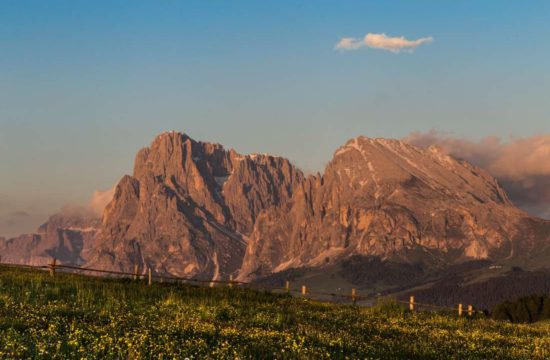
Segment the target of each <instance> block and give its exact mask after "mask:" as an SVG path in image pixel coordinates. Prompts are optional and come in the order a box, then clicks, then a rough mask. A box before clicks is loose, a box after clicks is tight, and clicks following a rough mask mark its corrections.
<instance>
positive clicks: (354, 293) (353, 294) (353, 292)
mask: <svg viewBox="0 0 550 360" xmlns="http://www.w3.org/2000/svg"><path fill="white" fill-rule="evenodd" d="M351 301H353V305H355V304H356V303H357V293H356V291H355V288H353V289H351Z"/></svg>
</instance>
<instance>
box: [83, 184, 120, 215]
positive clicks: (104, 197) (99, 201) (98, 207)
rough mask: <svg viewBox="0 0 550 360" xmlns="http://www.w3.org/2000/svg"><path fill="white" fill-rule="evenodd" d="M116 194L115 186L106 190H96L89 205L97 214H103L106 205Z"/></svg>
mask: <svg viewBox="0 0 550 360" xmlns="http://www.w3.org/2000/svg"><path fill="white" fill-rule="evenodd" d="M114 194H115V187H112V188H110V189H108V190H105V191H99V190H98V191H95V192H94V193H93V194H92V198H91V199H90V203H89V207H90V209H91V210H92V211H93V212H94V214H96V215H97V216H101V215H102V214H103V210H104V209H105V206H107V204H108V203H109V202H110V201H111V200H112V199H113V195H114Z"/></svg>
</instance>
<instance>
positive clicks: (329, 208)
mask: <svg viewBox="0 0 550 360" xmlns="http://www.w3.org/2000/svg"><path fill="white" fill-rule="evenodd" d="M0 254H1V256H2V261H3V262H12V263H25V264H35V265H37V264H40V265H42V264H45V263H47V262H48V261H49V260H50V258H52V257H55V258H57V259H59V260H60V261H61V262H63V263H70V264H78V265H86V266H89V267H93V268H101V269H112V270H122V271H132V269H133V268H134V265H138V267H139V269H140V271H141V272H145V271H146V270H145V269H146V268H148V267H150V268H151V269H153V271H154V272H155V273H158V274H171V275H177V276H185V277H194V278H201V279H215V280H220V279H221V280H224V279H228V278H229V276H233V277H234V278H236V279H239V280H242V281H255V282H268V283H275V284H280V283H281V282H282V281H284V279H288V278H291V279H293V280H294V281H300V282H305V283H306V282H309V283H310V284H315V285H316V286H318V287H322V288H324V289H327V290H330V291H347V289H349V288H351V287H359V288H360V289H361V291H363V292H364V293H366V294H376V293H378V294H380V293H395V294H401V293H403V294H404V293H405V292H407V291H411V290H412V289H416V290H419V291H420V290H422V291H424V293H426V294H428V293H429V291H427V290H426V289H437V288H438V286H439V287H441V282H442V281H446V283H448V282H449V279H450V278H451V279H453V281H454V282H455V283H457V284H459V285H461V286H463V287H467V286H471V285H475V286H478V285H479V284H480V283H484V282H487V281H493V280H494V279H495V278H499V279H500V278H506V277H507V276H510V274H512V273H514V274H516V273H517V270H518V269H521V270H523V271H524V273H525V274H530V273H531V272H533V273H536V274H537V276H540V274H541V272H542V274H545V275H544V276H546V274H547V273H546V269H545V268H546V267H548V265H547V264H549V263H550V262H549V261H550V221H547V220H543V219H540V218H536V217H533V216H530V215H529V214H527V213H525V212H524V211H522V210H520V209H518V208H516V207H515V206H514V205H513V204H512V203H511V201H510V200H509V199H508V197H507V195H506V193H505V191H504V190H503V188H502V187H501V186H500V184H499V183H498V181H497V180H496V179H495V178H493V177H492V176H491V175H490V174H488V173H487V172H486V171H484V170H483V169H481V168H479V167H476V166H473V165H471V164H469V163H467V162H465V161H463V160H460V159H456V158H453V157H451V156H449V155H446V154H445V153H444V152H443V151H441V150H440V149H439V148H438V147H437V146H431V147H429V148H420V147H416V146H413V145H410V144H408V143H406V142H403V141H400V140H391V139H381V138H376V139H374V138H367V137H362V136H361V137H357V138H354V139H351V140H349V141H348V142H347V143H346V144H344V145H343V146H341V147H340V148H338V149H337V150H336V151H335V153H334V156H333V158H332V160H331V161H330V162H329V163H328V165H327V166H326V168H325V170H324V172H323V173H322V174H314V175H306V174H304V172H302V171H301V170H300V169H298V168H297V167H295V166H294V165H293V164H292V163H291V162H290V161H289V160H287V159H285V158H282V157H277V156H271V155H262V154H249V155H241V154H239V153H237V152H236V151H235V150H232V149H231V150H226V149H224V148H223V146H221V145H219V144H212V143H208V142H201V141H195V140H193V139H192V138H190V137H189V136H187V135H186V134H182V133H178V132H167V133H163V134H161V135H159V136H157V137H156V138H155V139H154V140H153V142H152V143H151V145H150V146H149V147H146V148H144V149H142V150H140V151H139V152H138V154H137V155H136V159H135V164H134V171H133V174H132V175H126V176H124V177H123V178H122V179H121V180H120V181H119V183H118V184H117V186H116V190H115V194H114V197H113V199H112V200H111V202H110V203H109V204H108V205H107V207H106V208H105V210H104V213H103V216H102V218H101V219H97V218H94V217H92V216H89V215H86V216H84V215H82V214H76V215H71V216H62V215H54V216H52V217H51V218H50V219H49V220H48V222H46V223H45V224H44V225H42V226H41V227H40V228H39V229H38V231H37V233H36V234H28V235H22V236H20V237H16V238H12V239H1V238H0ZM514 276H516V277H517V275H514ZM457 279H458V280H457ZM545 279H546V278H545ZM544 281H546V280H544ZM544 281H543V284H544V285H542V287H544V286H547V285H548V284H550V281H549V282H548V283H546V282H544ZM548 286H549V288H550V285H548ZM426 296H428V295H426ZM430 296H432V297H433V294H432V295H430ZM436 297H437V296H436ZM497 298H498V297H497ZM442 301H443V302H444V301H445V300H442ZM480 303H481V301H480ZM483 305H490V304H487V303H483Z"/></svg>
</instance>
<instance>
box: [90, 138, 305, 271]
mask: <svg viewBox="0 0 550 360" xmlns="http://www.w3.org/2000/svg"><path fill="white" fill-rule="evenodd" d="M303 179H304V176H303V175H302V172H301V171H299V170H297V169H295V168H294V167H293V166H292V165H291V164H290V162H289V161H288V160H286V159H283V158H280V157H273V156H268V155H256V154H253V155H247V156H242V155H239V154H237V153H236V152H235V151H234V150H230V151H226V150H224V149H223V147H222V146H221V145H218V144H210V143H203V142H196V141H194V140H192V139H191V138H189V137H188V136H186V135H184V134H180V133H175V132H171V133H165V134H162V135H160V136H159V137H157V138H156V139H155V140H154V141H153V143H152V144H151V146H150V147H148V148H145V149H142V150H141V151H140V152H139V153H138V154H137V156H136V161H135V167H134V174H133V176H125V177H124V178H123V179H122V180H121V181H120V183H119V184H118V186H117V188H116V192H115V196H114V199H113V200H112V202H111V203H110V204H109V205H108V206H107V208H106V209H105V213H104V217H103V227H102V236H103V239H104V241H103V242H102V243H101V245H100V246H99V248H98V249H97V251H96V254H95V255H94V256H93V257H92V258H91V259H90V266H100V267H102V268H112V269H117V270H128V269H131V268H133V266H134V265H138V266H139V267H140V268H141V269H142V271H143V270H144V268H145V267H146V266H147V267H151V268H152V269H153V270H154V271H155V272H158V273H169V274H173V275H180V276H193V277H202V278H207V279H220V278H227V277H228V276H229V274H236V273H237V272H238V270H239V269H240V266H241V263H242V259H243V257H244V252H245V249H246V247H247V243H248V239H247V235H248V234H250V233H251V232H252V229H253V227H254V224H255V222H256V218H257V217H258V216H259V214H260V213H261V212H262V211H264V210H266V209H269V208H271V207H280V206H282V205H283V204H286V203H288V202H289V200H290V199H291V198H292V196H293V193H294V189H296V188H297V187H298V186H300V184H301V183H302V182H303Z"/></svg>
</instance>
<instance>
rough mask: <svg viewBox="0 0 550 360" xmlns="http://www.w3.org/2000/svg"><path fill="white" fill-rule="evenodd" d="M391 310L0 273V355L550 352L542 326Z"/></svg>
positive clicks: (463, 355) (461, 355)
mask: <svg viewBox="0 0 550 360" xmlns="http://www.w3.org/2000/svg"><path fill="white" fill-rule="evenodd" d="M389 308H390V307H388V306H386V307H384V308H381V307H378V308H360V307H352V306H344V305H335V304H326V303H318V302H313V301H309V300H303V299H299V298H292V297H289V296H286V295H272V294H267V293H259V292H255V291H252V290H244V289H227V288H215V289H211V288H198V287H192V286H187V285H170V284H154V285H153V286H152V287H151V288H148V287H147V286H145V284H144V283H143V282H132V281H130V280H107V279H94V278H84V277H78V276H74V275H62V274H60V275H57V276H56V278H55V279H52V278H50V277H49V276H48V275H47V274H46V273H42V272H35V271H24V270H12V269H6V268H0V357H1V358H13V357H17V358H20V357H41V358H50V357H53V358H81V357H86V358H89V359H91V358H132V359H134V358H185V357H189V358H195V359H197V358H198V359H202V358H235V357H237V356H238V357H239V358H329V357H330V358H346V357H348V358H354V359H355V358H382V359H388V358H407V359H415V358H427V359H439V358H442V359H446V358H455V359H496V358H498V359H533V358H545V356H548V357H550V323H548V322H547V323H540V324H536V325H512V324H508V323H501V322H494V321H492V320H485V319H477V320H468V319H464V318H462V319H457V318H456V317H454V316H452V315H439V314H429V313H413V314H411V313H409V312H407V311H403V310H402V309H398V308H393V309H389ZM544 351H546V352H544ZM545 354H546V355H545Z"/></svg>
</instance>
